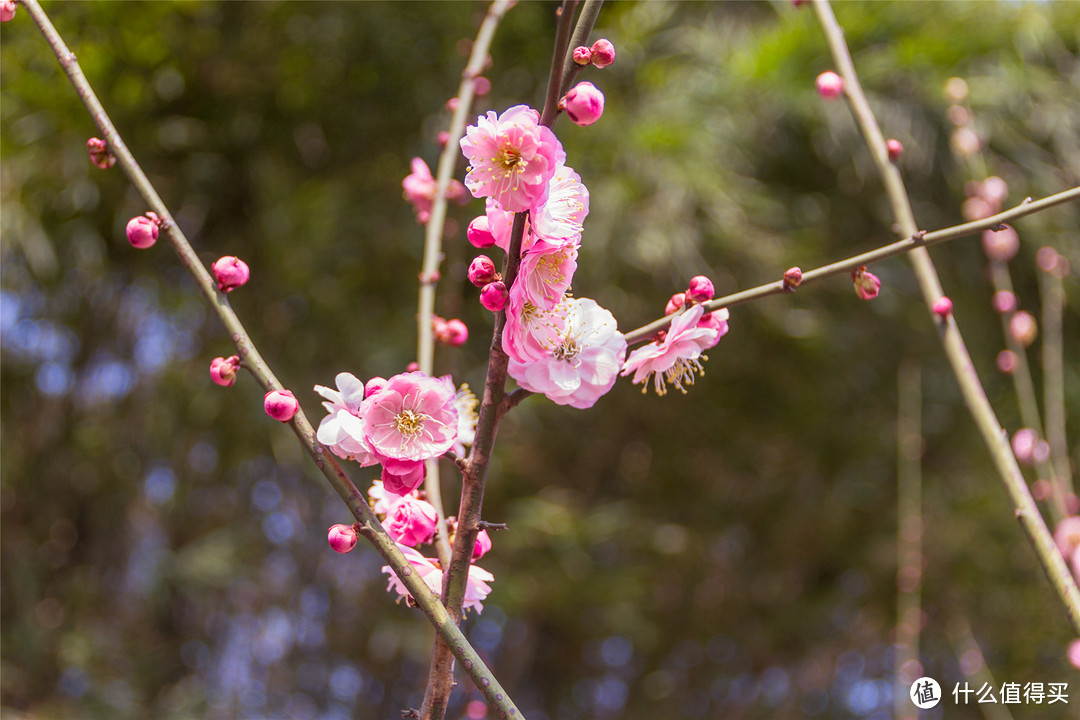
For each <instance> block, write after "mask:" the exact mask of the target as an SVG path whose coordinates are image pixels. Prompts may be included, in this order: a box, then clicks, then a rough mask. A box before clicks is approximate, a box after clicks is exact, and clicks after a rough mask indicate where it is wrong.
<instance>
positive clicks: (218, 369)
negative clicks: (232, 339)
mask: <svg viewBox="0 0 1080 720" xmlns="http://www.w3.org/2000/svg"><path fill="white" fill-rule="evenodd" d="M239 367H240V356H239V355H230V356H229V357H227V358H223V357H216V358H214V359H213V360H211V361H210V379H211V380H213V381H214V382H215V383H217V384H218V385H221V386H222V387H231V386H232V384H233V383H235V382H236V369H237V368H239Z"/></svg>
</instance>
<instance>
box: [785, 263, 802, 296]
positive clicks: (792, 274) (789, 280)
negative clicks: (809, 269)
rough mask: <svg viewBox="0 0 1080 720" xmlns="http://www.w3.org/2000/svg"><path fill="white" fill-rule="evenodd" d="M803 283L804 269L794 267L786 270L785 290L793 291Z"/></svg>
mask: <svg viewBox="0 0 1080 720" xmlns="http://www.w3.org/2000/svg"><path fill="white" fill-rule="evenodd" d="M800 285H802V269H800V268H797V267H793V268H788V269H787V270H785V271H784V290H786V291H788V292H791V291H793V290H794V289H795V288H797V287H799V286H800Z"/></svg>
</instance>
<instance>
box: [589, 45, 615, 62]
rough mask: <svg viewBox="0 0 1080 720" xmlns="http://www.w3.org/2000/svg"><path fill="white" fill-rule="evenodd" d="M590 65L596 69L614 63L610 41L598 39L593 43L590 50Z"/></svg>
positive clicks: (613, 52)
mask: <svg viewBox="0 0 1080 720" xmlns="http://www.w3.org/2000/svg"><path fill="white" fill-rule="evenodd" d="M590 50H591V51H592V64H593V65H595V66H596V67H598V68H604V67H607V66H608V65H610V64H611V63H613V62H615V46H614V45H612V44H611V41H610V40H605V39H604V38H600V39H599V40H597V41H596V42H594V43H593V45H592V48H590Z"/></svg>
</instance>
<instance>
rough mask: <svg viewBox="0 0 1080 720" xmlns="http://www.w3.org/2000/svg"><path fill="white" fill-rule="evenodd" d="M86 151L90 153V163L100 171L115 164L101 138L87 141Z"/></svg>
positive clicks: (114, 158)
mask: <svg viewBox="0 0 1080 720" xmlns="http://www.w3.org/2000/svg"><path fill="white" fill-rule="evenodd" d="M86 149H87V150H89V151H90V162H92V163H94V164H95V165H97V166H98V167H99V168H101V169H102V170H107V169H108V168H111V167H112V166H113V165H115V164H116V157H115V156H113V154H112V153H111V152H109V145H108V144H107V143H106V142H105V141H104V140H102V139H101V138H96V137H92V138H90V139H89V140H87V141H86Z"/></svg>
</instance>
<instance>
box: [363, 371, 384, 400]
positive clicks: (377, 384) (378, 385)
mask: <svg viewBox="0 0 1080 720" xmlns="http://www.w3.org/2000/svg"><path fill="white" fill-rule="evenodd" d="M384 385H386V378H384V377H379V376H378V375H376V376H375V377H373V378H371V379H370V380H368V381H367V382H366V383H364V397H365V398H369V397H371V396H372V395H374V394H375V393H377V392H379V391H380V390H382V389H383V386H384Z"/></svg>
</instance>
